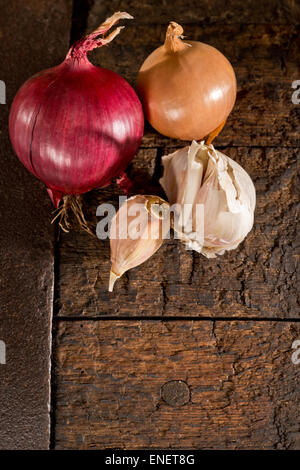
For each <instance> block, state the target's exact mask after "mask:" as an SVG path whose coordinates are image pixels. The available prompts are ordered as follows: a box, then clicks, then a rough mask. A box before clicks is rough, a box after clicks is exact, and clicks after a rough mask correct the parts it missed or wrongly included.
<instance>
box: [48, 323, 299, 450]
mask: <svg viewBox="0 0 300 470" xmlns="http://www.w3.org/2000/svg"><path fill="white" fill-rule="evenodd" d="M299 337H300V325H299V323H291V322H256V321H248V322H243V321H233V322H228V321H225V322H223V321H222V322H218V321H217V322H213V321H198V322H192V321H178V322H173V321H170V322H169V321H168V322H160V321H85V322H79V321H76V322H62V321H60V322H59V323H58V329H57V336H56V338H57V339H56V341H57V344H56V354H55V377H56V379H55V388H56V435H55V444H56V448H57V449H109V448H115V449H116V448H120V449H155V448H156V449H157V448H163V449H169V448H170V449H300V432H299V422H300V411H299V410H300V395H299V386H300V381H299V379H300V376H299V367H300V366H299V365H298V366H297V365H294V364H293V363H292V361H291V356H292V353H293V350H292V349H291V346H292V343H293V341H294V339H295V338H299ZM171 381H175V382H173V384H171V385H170V384H168V389H169V390H168V393H167V394H166V390H165V384H167V383H169V382H171ZM178 381H181V382H183V384H185V385H186V386H187V387H189V390H190V400H189V401H187V400H188V398H189V397H188V395H186V396H185V397H184V396H183V394H182V389H184V390H186V387H185V386H181V387H177V389H176V384H177V385H178ZM172 386H174V387H175V390H174V393H173V394H172ZM178 393H179V394H178ZM180 393H181V395H180ZM170 397H171V398H170ZM172 397H173V398H172ZM174 397H175V398H174ZM181 399H182V401H180V400H181ZM174 400H175V401H174ZM186 401H187V402H186ZM168 402H169V403H168ZM170 403H171V404H170ZM180 403H186V404H184V405H182V406H180ZM172 405H175V406H172ZM176 405H177V406H176Z"/></svg>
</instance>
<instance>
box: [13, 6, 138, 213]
mask: <svg viewBox="0 0 300 470" xmlns="http://www.w3.org/2000/svg"><path fill="white" fill-rule="evenodd" d="M116 15H119V18H118V19H120V18H122V17H124V18H129V17H130V15H128V14H127V15H128V16H124V14H122V13H118V14H116ZM121 15H123V16H121ZM114 16H115V15H114ZM112 18H114V17H112ZM116 21H117V20H116V19H114V20H113V21H112V22H111V23H112V24H114V23H115V22H116ZM112 24H110V26H111V25H112ZM110 26H109V27H110ZM107 29H109V28H107V27H106V30H107ZM98 34H99V33H98ZM100 34H102V32H101V31H100ZM93 40H94V39H93ZM97 40H98V44H97V45H98V46H99V45H101V39H100V40H99V38H97ZM94 41H95V40H94ZM103 43H105V40H104V41H103ZM82 44H83V45H84V44H85V43H84V41H82ZM97 45H96V46H95V45H94V46H93V47H90V43H88V47H90V49H91V48H94V47H97ZM81 47H82V46H81V45H80V43H79V45H77V47H76V48H74V47H73V49H72V48H71V50H70V51H69V53H68V55H67V57H66V59H65V61H64V62H63V63H62V64H60V65H59V66H57V67H54V68H51V69H49V70H46V71H43V72H41V73H39V74H37V75H35V76H34V77H32V78H31V79H29V80H28V81H27V82H26V83H25V84H24V85H23V86H22V87H21V88H20V90H19V91H18V93H17V95H16V97H15V99H14V101H13V104H12V107H11V112H10V118H9V130H10V139H11V142H12V145H13V147H14V150H15V152H16V154H17V156H18V157H19V159H20V160H21V162H22V163H23V164H24V165H25V167H26V168H27V169H28V170H29V171H30V172H31V173H33V174H34V175H35V176H36V177H38V178H39V179H40V180H42V181H43V182H44V183H45V184H46V186H47V189H48V192H49V194H50V197H51V198H52V201H53V203H54V205H55V206H57V205H58V204H59V201H60V199H61V198H62V196H63V195H65V194H82V193H85V192H87V191H90V190H91V189H93V188H99V187H103V186H106V185H108V184H109V183H110V181H111V179H112V178H113V177H115V176H118V175H119V174H120V173H122V171H123V170H124V169H125V168H126V166H127V165H128V163H129V162H130V161H131V160H132V158H133V157H134V155H135V153H136V151H137V149H138V147H139V145H140V142H141V139H142V136H143V127H144V119H143V112H142V106H141V103H140V101H139V99H138V97H137V95H136V93H135V91H134V90H133V88H132V87H131V86H130V85H129V84H128V83H127V82H126V80H124V79H123V78H122V77H121V76H119V75H118V74H117V73H115V72H112V71H110V70H107V69H105V68H101V67H95V66H94V65H92V64H91V63H90V62H89V60H88V59H87V57H86V52H88V50H89V49H88V48H85V47H83V48H82V49H81Z"/></svg>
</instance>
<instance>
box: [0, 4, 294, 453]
mask: <svg viewBox="0 0 300 470" xmlns="http://www.w3.org/2000/svg"><path fill="white" fill-rule="evenodd" d="M0 9H1V18H0V40H1V48H0V49H1V51H0V79H1V80H3V81H5V83H6V89H7V104H6V105H4V104H1V105H0V119H1V128H0V156H1V170H0V190H1V198H0V216H1V234H0V236H1V241H0V250H1V256H0V259H1V284H0V296H1V298H0V301H1V310H0V340H2V341H4V342H5V343H6V348H7V361H6V364H0V448H2V449H7V448H22V449H27V448H30V449H45V448H48V447H49V446H50V447H51V448H56V449H90V448H98V449H102V448H116V447H117V448H123V449H126V448H129V449H133V448H137V449H141V448H176V449H208V448H209V449H220V448H222V449H261V448H264V449H300V411H299V410H300V392H299V390H300V379H299V372H300V365H295V364H293V363H292V361H291V356H292V353H293V349H292V344H293V341H294V340H296V339H300V324H299V319H300V315H299V311H300V309H299V299H298V292H299V283H298V280H299V277H297V273H298V274H299V264H298V260H299V244H300V241H299V233H298V232H299V230H297V227H298V226H299V218H298V215H299V180H298V175H299V148H300V140H299V109H300V105H298V106H297V105H295V104H293V103H292V99H291V97H292V93H293V91H294V90H293V89H292V82H293V81H294V80H299V79H300V71H299V58H300V57H299V55H300V54H299V20H300V5H299V2H295V1H292V0H281V1H280V0H274V1H264V0H253V1H250V0H234V1H231V2H227V1H225V0H200V1H199V0H197V1H195V0H193V1H190V2H186V1H185V0H174V1H172V2H169V1H163V0H160V1H152V2H150V1H148V0H142V1H139V2H137V1H133V0H132V1H130V0H128V1H118V0H111V1H104V0H101V1H100V0H89V1H83V0H81V1H76V0H75V1H74V2H72V1H71V0H56V1H55V2H54V1H50V0H27V1H21V0H11V1H10V2H6V1H4V0H0ZM117 10H125V11H128V12H129V13H131V14H132V15H133V16H134V17H135V20H134V21H131V22H129V21H128V22H126V29H125V30H123V31H122V32H121V34H120V35H119V37H118V38H116V39H115V41H114V42H113V43H112V44H111V45H110V46H109V47H105V48H102V49H99V50H97V51H94V52H93V53H92V54H91V60H92V61H93V63H95V64H98V65H100V64H101V65H102V66H104V67H108V68H110V69H112V70H114V71H117V72H118V73H120V74H121V75H123V76H124V77H125V78H126V79H127V80H128V81H129V82H130V83H131V84H132V85H134V82H135V78H136V75H137V72H138V69H139V67H140V65H141V63H142V62H143V60H144V59H145V58H146V56H147V55H148V54H149V53H150V52H151V51H152V50H153V49H154V48H155V47H157V46H158V45H160V44H161V43H162V41H163V39H164V34H165V30H166V27H167V24H168V22H169V21H170V20H174V21H177V22H178V23H180V24H182V25H183V27H184V30H185V32H184V34H185V35H186V36H187V38H188V39H190V40H200V41H203V42H207V43H209V44H211V45H213V46H215V47H217V48H218V49H219V50H220V51H221V52H223V53H224V54H225V55H226V56H227V57H228V59H229V60H230V61H231V63H232V65H233V67H234V69H235V71H236V74H237V80H238V96H237V102H236V105H235V108H234V110H233V112H232V114H231V115H230V117H229V119H228V122H227V125H226V127H225V128H224V130H223V132H222V133H221V134H220V136H219V137H218V138H217V139H216V140H215V145H216V147H217V148H219V149H221V150H222V151H223V152H224V153H226V154H227V155H228V156H230V157H231V158H234V159H236V161H238V162H239V163H241V164H242V165H243V166H244V168H245V169H246V171H247V172H248V173H249V174H250V176H251V177H252V179H253V181H254V183H255V186H256V190H257V209H256V213H255V226H254V228H253V230H252V232H251V233H250V235H249V236H248V237H247V239H246V240H245V242H244V243H242V244H241V246H240V247H239V248H238V249H237V250H235V251H233V252H228V253H226V254H225V255H224V256H222V257H219V258H217V259H212V260H207V259H205V258H204V257H203V256H201V255H199V254H198V253H195V252H193V253H192V252H190V251H186V250H185V248H184V247H183V246H181V245H180V244H179V243H178V242H173V241H172V240H169V241H167V242H165V244H164V245H163V247H162V248H161V249H160V250H159V251H158V252H157V253H156V254H155V255H154V256H153V257H152V258H151V259H150V260H149V261H147V262H146V263H144V264H143V265H141V266H140V267H138V268H136V269H133V270H132V271H130V272H128V274H126V275H125V276H123V278H122V279H121V280H120V281H118V282H117V284H116V286H115V291H114V292H113V293H108V291H107V284H108V275H109V244H108V242H107V241H106V242H104V241H100V240H97V239H92V238H91V237H90V236H89V235H88V234H86V233H83V232H80V231H79V230H77V228H76V226H75V227H74V230H73V231H71V232H70V233H68V234H65V233H61V234H60V236H59V238H58V230H57V228H56V227H54V226H53V225H51V223H50V222H51V218H52V210H53V208H52V206H51V203H50V200H49V198H48V196H47V193H46V191H45V189H44V187H43V184H42V183H40V182H39V181H37V180H36V179H35V178H34V177H33V176H32V175H30V174H29V173H28V172H27V171H26V170H25V168H23V166H22V165H21V164H20V163H19V161H18V159H17V158H16V156H15V155H14V153H13V151H12V149H11V145H10V143H9V139H8V131H7V120H8V114H9V108H10V104H11V101H12V99H13V97H14V95H15V93H16V91H17V89H18V88H19V87H20V86H21V85H22V83H23V82H24V81H25V80H26V79H27V78H29V77H30V76H31V75H33V74H34V73H36V72H38V71H40V70H43V69H45V68H49V67H51V66H54V65H56V64H58V63H59V62H61V61H62V60H63V59H64V56H65V54H66V52H67V50H68V47H69V44H70V42H71V43H72V42H73V41H75V40H77V39H78V38H79V37H81V36H82V35H83V34H84V33H85V32H87V31H92V30H93V29H95V27H97V26H98V25H99V24H100V23H101V22H102V21H103V20H104V19H105V18H106V17H107V16H110V15H111V14H112V13H113V12H114V11H117ZM182 145H183V143H182V142H179V141H174V140H169V139H167V138H165V137H162V136H160V135H158V134H157V133H156V132H154V131H153V130H152V129H151V128H150V126H149V125H147V126H146V130H145V136H144V139H143V142H142V146H141V148H140V150H139V152H138V154H137V156H136V158H135V159H134V160H133V163H132V165H131V166H130V168H129V174H130V176H131V177H132V178H134V179H135V181H136V186H135V188H134V189H135V191H136V192H140V193H145V194H147V193H153V192H156V193H159V191H160V189H159V185H158V178H159V176H160V174H161V165H160V160H161V156H162V155H163V154H165V153H166V152H169V151H170V150H174V149H176V148H180V147H181V146H182ZM118 192H119V190H118V188H117V187H116V186H114V185H113V186H111V187H110V188H108V189H106V190H101V191H100V190H99V191H93V192H91V193H89V194H86V195H85V196H84V209H85V213H86V214H87V217H88V220H89V222H90V223H91V224H94V225H95V224H96V217H95V212H96V207H97V205H98V204H99V203H100V202H103V201H110V202H114V203H115V204H117V195H118ZM297 224H298V225H297ZM52 317H53V318H52ZM50 367H51V373H50ZM50 391H51V403H50ZM50 405H51V407H50Z"/></svg>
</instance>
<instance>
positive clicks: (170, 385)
mask: <svg viewBox="0 0 300 470" xmlns="http://www.w3.org/2000/svg"><path fill="white" fill-rule="evenodd" d="M190 395H191V394H190V389H189V386H188V385H187V384H186V383H185V382H182V381H181V380H171V381H170V382H166V383H165V384H164V385H163V386H162V387H161V398H162V399H163V400H164V401H165V402H166V403H168V405H170V406H182V405H185V404H186V403H188V402H189V401H190Z"/></svg>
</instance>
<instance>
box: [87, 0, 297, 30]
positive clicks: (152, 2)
mask: <svg viewBox="0 0 300 470" xmlns="http://www.w3.org/2000/svg"><path fill="white" fill-rule="evenodd" d="M118 10H121V11H128V12H129V13H131V14H132V15H133V16H134V18H135V22H136V23H138V24H150V25H151V24H167V23H168V22H169V21H170V20H173V21H177V22H178V23H180V22H184V23H187V24H188V23H196V24H201V25H203V27H206V26H207V25H209V24H211V23H217V24H218V25H219V27H221V28H223V26H224V24H232V23H233V24H234V23H235V24H236V23H239V24H249V23H252V24H268V23H272V24H298V23H299V20H300V6H299V4H298V3H297V2H295V1H293V0H272V1H268V0H244V1H241V0H231V1H230V2H226V1H224V0H214V1H211V0H201V1H200V2H199V0H190V1H189V2H188V3H187V2H186V1H185V0H175V1H173V3H172V4H171V5H170V2H168V1H161V0H143V1H141V2H136V1H135V0H111V1H110V2H109V3H107V2H103V1H101V0H94V1H93V5H92V6H91V8H90V14H89V22H90V26H91V27H93V28H96V27H97V26H98V25H99V19H100V21H101V18H104V17H107V16H108V15H109V14H111V13H112V12H113V11H118Z"/></svg>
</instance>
